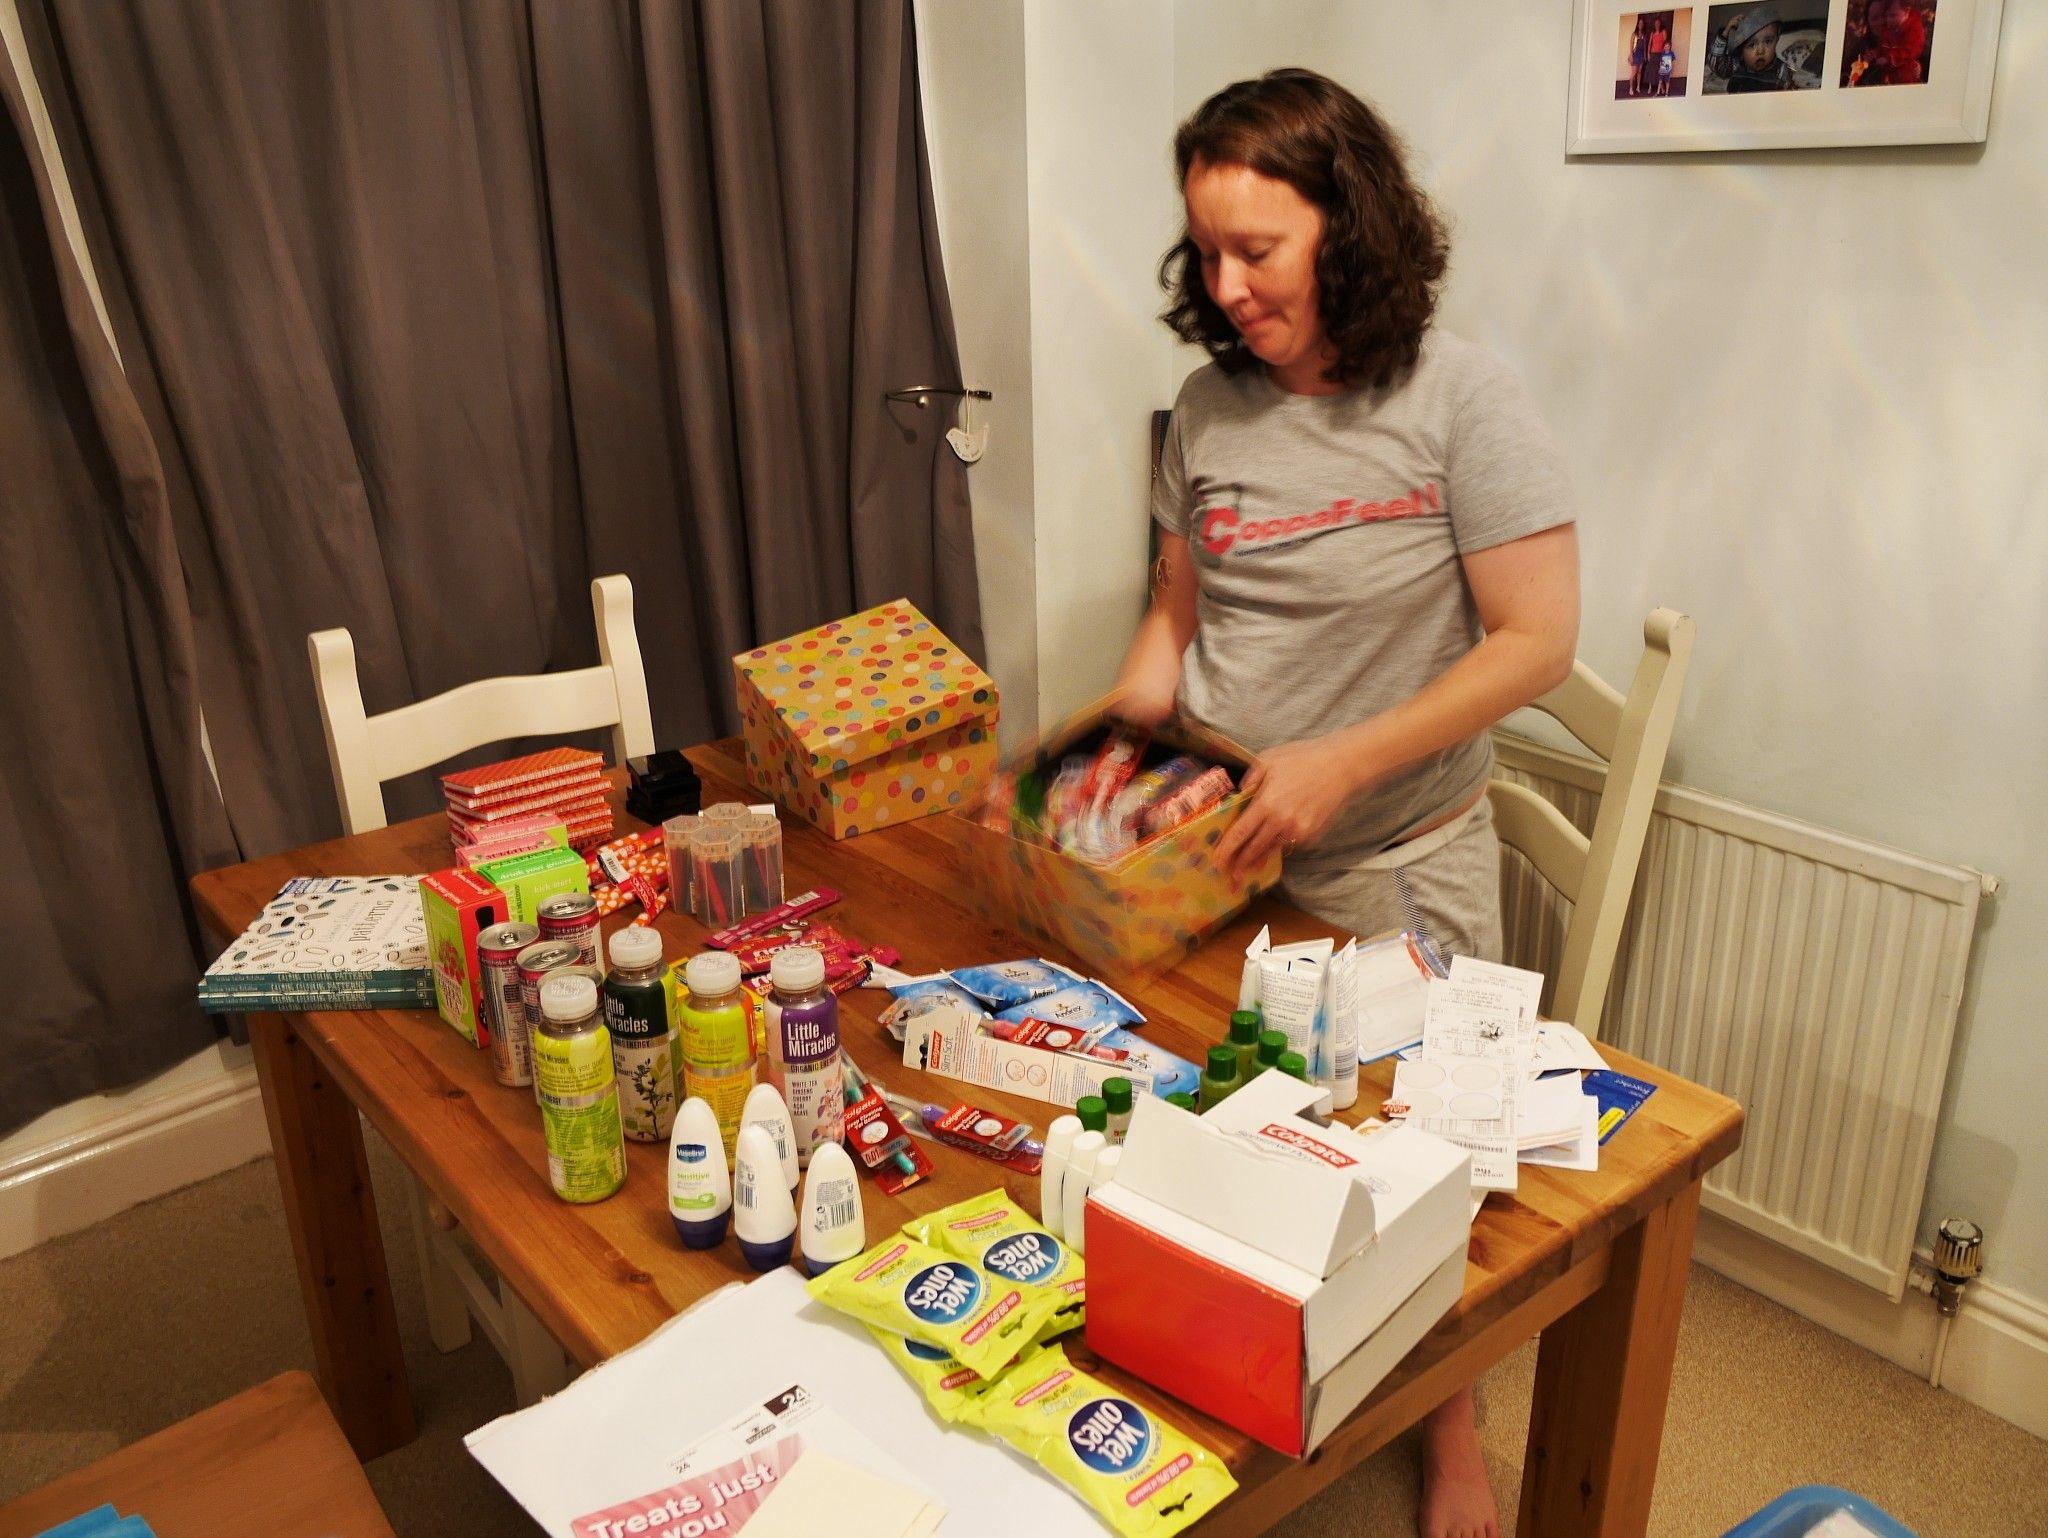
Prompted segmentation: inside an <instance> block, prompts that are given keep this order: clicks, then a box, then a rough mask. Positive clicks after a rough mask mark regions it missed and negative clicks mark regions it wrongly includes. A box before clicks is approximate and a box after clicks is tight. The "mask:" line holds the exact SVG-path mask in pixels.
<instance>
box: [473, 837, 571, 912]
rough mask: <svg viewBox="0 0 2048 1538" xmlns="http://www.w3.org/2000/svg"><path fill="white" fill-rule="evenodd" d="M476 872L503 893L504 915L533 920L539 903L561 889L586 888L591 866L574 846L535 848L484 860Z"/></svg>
mask: <svg viewBox="0 0 2048 1538" xmlns="http://www.w3.org/2000/svg"><path fill="white" fill-rule="evenodd" d="M476 873H477V874H478V875H479V876H482V877H483V878H484V880H486V881H488V882H490V883H491V885H492V886H494V887H496V888H497V889H498V890H499V891H501V892H503V893H504V894H505V906H506V913H505V919H506V922H508V923H513V924H535V923H538V922H539V920H538V919H537V918H536V917H535V915H536V914H538V913H539V912H540V905H541V904H542V903H544V902H546V901H547V900H548V899H549V898H550V897H554V896H557V895H558V894H560V893H563V892H588V891H589V890H590V867H589V866H588V865H586V864H584V862H583V856H582V855H580V854H578V853H577V852H576V851H575V850H573V849H536V850H534V851H533V852H532V853H531V854H515V855H512V856H510V857H508V858H506V859H503V860H487V861H485V862H484V863H483V864H482V865H479V866H478V867H477V868H476Z"/></svg>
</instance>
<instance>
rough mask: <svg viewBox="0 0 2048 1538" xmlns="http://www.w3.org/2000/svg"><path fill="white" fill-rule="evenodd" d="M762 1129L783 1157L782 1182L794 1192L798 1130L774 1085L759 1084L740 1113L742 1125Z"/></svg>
mask: <svg viewBox="0 0 2048 1538" xmlns="http://www.w3.org/2000/svg"><path fill="white" fill-rule="evenodd" d="M750 1123H751V1124H752V1125H754V1126H758V1127H760V1128H761V1129H762V1130H763V1131H764V1132H766V1133H767V1134H768V1136H769V1137H770V1138H771V1139H772V1140H773V1141H774V1143H775V1151H776V1153H778V1154H779V1155H781V1157H782V1183H783V1184H784V1185H786V1186H788V1187H789V1188H790V1190H792V1191H794V1190H795V1189H796V1182H797V1167H796V1128H795V1127H794V1126H792V1125H791V1123H790V1120H789V1106H788V1104H787V1103H786V1102H785V1101H784V1100H783V1098H782V1092H781V1091H780V1090H778V1089H777V1088H776V1087H775V1086H774V1085H773V1084H756V1085H755V1086H754V1087H753V1088H752V1089H750V1090H748V1091H747V1103H746V1105H745V1106H744V1107H743V1108H742V1109H741V1111H740V1125H741V1126H742V1127H745V1126H747V1125H749V1124H750Z"/></svg>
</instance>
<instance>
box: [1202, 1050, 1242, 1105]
mask: <svg viewBox="0 0 2048 1538" xmlns="http://www.w3.org/2000/svg"><path fill="white" fill-rule="evenodd" d="M1236 1089H1237V1049H1236V1048H1235V1047H1231V1046H1221V1047H1211V1048H1210V1049H1209V1064H1208V1066H1207V1067H1206V1068H1204V1069H1203V1070H1202V1109H1203V1110H1205V1111H1207V1110H1211V1109H1213V1108H1214V1107H1216V1106H1219V1105H1221V1104H1223V1102H1224V1101H1226V1100H1228V1099H1229V1098H1230V1097H1231V1095H1232V1094H1233V1093H1235V1091H1236Z"/></svg>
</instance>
